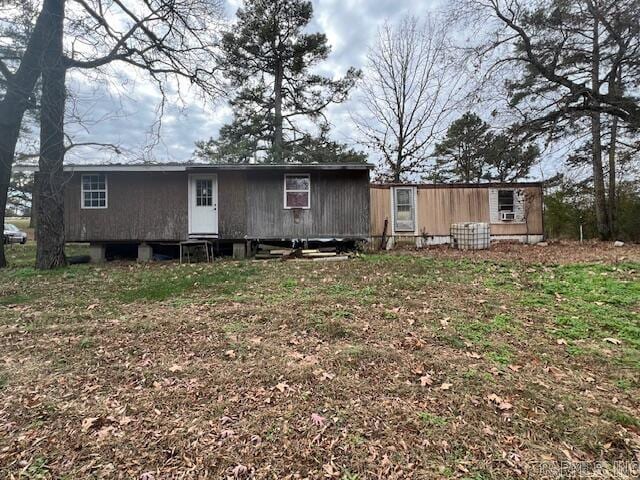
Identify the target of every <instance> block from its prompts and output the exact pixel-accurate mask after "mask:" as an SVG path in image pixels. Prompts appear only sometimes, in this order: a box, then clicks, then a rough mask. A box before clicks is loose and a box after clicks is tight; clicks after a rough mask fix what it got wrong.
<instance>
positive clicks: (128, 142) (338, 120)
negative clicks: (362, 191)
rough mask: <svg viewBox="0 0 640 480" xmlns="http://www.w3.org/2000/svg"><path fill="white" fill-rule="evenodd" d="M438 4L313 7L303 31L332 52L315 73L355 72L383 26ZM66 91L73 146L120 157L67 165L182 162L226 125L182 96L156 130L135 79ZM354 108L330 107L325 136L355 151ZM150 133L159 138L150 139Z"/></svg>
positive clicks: (218, 109) (372, 1)
mask: <svg viewBox="0 0 640 480" xmlns="http://www.w3.org/2000/svg"><path fill="white" fill-rule="evenodd" d="M241 3H242V2H241V0H226V14H227V17H228V19H233V17H234V16H235V11H236V10H237V8H238V7H239V6H240V5H241ZM437 4H438V1H437V0H422V1H416V0H314V1H313V7H314V16H313V20H312V23H311V24H310V25H309V28H308V30H309V31H319V32H323V33H325V34H326V35H327V38H328V41H329V44H330V45H331V47H332V52H331V54H330V56H329V58H328V60H327V61H326V62H324V63H323V64H322V65H320V66H319V70H320V72H321V73H323V74H325V75H328V76H335V77H338V76H341V75H343V74H344V73H345V72H346V71H347V69H348V68H349V67H351V66H353V67H356V68H362V67H363V66H364V64H365V62H366V53H367V49H368V47H369V45H370V43H371V42H372V41H373V40H374V38H375V35H376V31H377V29H378V27H379V26H380V25H381V24H382V23H383V22H384V21H385V20H389V21H391V22H393V21H394V20H396V19H398V18H400V17H401V16H403V15H405V14H407V13H412V14H415V15H419V14H420V13H421V12H424V11H427V10H429V9H433V8H435V7H436V6H437ZM69 86H70V91H71V92H73V97H74V98H73V100H72V101H71V102H70V106H69V109H70V111H72V112H73V115H71V122H70V124H69V125H68V126H67V131H68V132H69V133H70V134H71V135H72V137H73V141H74V142H86V141H91V142H94V141H95V142H101V143H110V144H117V145H118V146H120V147H121V150H122V152H123V153H122V154H120V155H114V154H113V152H112V151H110V150H105V151H96V150H95V149H93V148H77V149H74V150H72V151H71V152H70V153H69V156H68V161H69V162H73V163H80V162H84V163H95V162H98V161H105V160H107V161H113V162H123V161H136V160H152V161H158V162H163V161H187V160H189V159H190V158H191V157H192V154H193V150H194V144H195V142H196V141H198V140H203V139H208V138H210V137H214V138H215V137H216V136H217V133H218V130H219V128H220V127H221V126H222V125H224V124H225V123H227V122H229V121H230V120H231V111H230V109H229V107H228V106H227V104H226V102H225V101H224V100H221V101H218V102H217V103H215V104H211V103H209V102H205V101H204V100H203V99H201V98H199V97H198V96H196V95H195V94H194V92H189V91H187V92H185V94H184V95H183V98H184V101H183V102H179V103H172V104H169V105H165V109H164V114H163V115H162V120H161V125H160V127H159V126H158V123H157V122H158V118H159V115H158V108H159V102H160V98H161V97H160V94H159V92H158V91H157V89H156V88H155V87H154V86H153V85H151V84H149V82H148V81H147V80H146V79H145V78H142V77H140V76H139V75H138V74H137V73H136V72H135V71H128V72H127V82H126V84H124V85H121V84H119V83H118V84H116V83H115V82H113V81H111V82H110V83H108V84H107V83H104V82H103V81H100V80H99V79H98V78H92V77H85V76H80V75H79V74H77V73H76V74H73V75H72V76H71V78H70V85H69ZM352 97H353V95H352ZM355 108H357V105H356V104H355V102H354V101H347V102H346V103H343V104H340V105H334V106H331V107H330V108H329V110H328V118H329V121H330V123H331V125H332V127H333V128H332V136H333V137H334V138H335V139H336V140H339V141H342V142H345V143H349V144H351V145H352V146H354V147H357V145H356V144H355V136H354V126H353V123H352V120H351V116H350V114H349V112H350V111H353V110H354V109H355ZM76 117H77V118H76ZM158 128H159V130H158ZM155 131H159V132H160V135H159V136H156V135H153V134H152V132H155ZM157 139H159V142H158V141H157Z"/></svg>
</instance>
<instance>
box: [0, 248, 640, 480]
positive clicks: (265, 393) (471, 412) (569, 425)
mask: <svg viewBox="0 0 640 480" xmlns="http://www.w3.org/2000/svg"><path fill="white" fill-rule="evenodd" d="M29 248H30V247H29V246H27V247H26V248H24V247H23V249H22V250H19V249H18V248H17V247H16V248H14V249H12V255H13V259H14V260H15V261H17V263H18V265H19V267H16V268H13V269H9V270H7V271H4V272H2V273H0V295H1V298H0V318H1V320H0V477H3V478H4V477H8V478H34V479H35V478H73V479H75V478H87V477H89V478H94V477H95V478H138V477H140V476H142V477H143V478H147V479H150V478H156V479H160V478H162V479H166V478H214V479H218V478H226V477H229V478H249V477H252V478H270V479H287V478H290V479H293V478H338V479H343V480H354V479H359V480H362V479H369V478H380V479H394V478H398V479H399V478H469V479H476V480H478V479H489V478H512V477H518V476H521V475H530V476H531V478H542V476H541V475H540V474H539V473H538V470H537V466H536V465H537V463H539V462H554V461H568V460H571V461H585V462H593V461H596V460H606V461H608V462H615V461H632V460H634V459H635V460H636V461H638V460H640V457H639V455H640V436H639V434H640V423H639V420H638V419H639V418H640V411H639V408H640V404H639V399H640V383H639V372H640V264H638V263H633V262H631V261H621V260H620V259H619V258H618V259H617V261H616V259H612V258H610V257H609V256H608V255H601V256H599V257H597V258H593V259H591V258H590V259H589V260H590V261H593V260H600V259H601V260H603V261H601V262H599V263H586V264H568V265H560V266H559V265H555V263H557V262H556V259H550V258H547V259H546V260H543V262H544V263H538V262H539V261H540V260H539V259H537V260H534V261H533V262H525V261H523V260H522V258H520V257H521V256H523V255H524V254H523V253H522V252H520V253H518V255H513V254H509V253H505V254H504V255H503V254H501V253H500V250H495V251H493V252H489V253H485V254H484V255H483V254H467V255H464V254H459V253H455V254H452V253H450V252H445V251H440V250H437V251H435V252H433V251H427V252H422V253H420V254H418V253H405V254H389V255H367V256H363V257H361V258H357V259H354V260H352V261H349V262H339V263H316V262H243V263H238V262H231V261H223V262H216V263H215V264H212V265H196V266H189V265H183V266H180V265H176V264H173V263H169V264H155V265H136V264H133V263H114V264H109V265H106V266H102V267H93V266H78V267H71V268H68V269H65V270H61V271H57V272H53V273H46V274H41V273H38V272H35V271H34V270H32V269H31V268H30V267H27V266H24V265H26V264H27V263H28V262H30V256H31V254H32V250H29ZM31 248H32V247H31ZM522 248H526V247H522ZM530 248H531V247H530ZM540 248H542V247H540ZM548 248H551V247H548ZM553 248H558V250H557V253H558V257H559V258H563V259H564V258H566V257H567V256H569V255H571V253H570V250H571V249H570V248H569V249H566V251H564V252H561V251H560V250H559V248H560V247H553ZM529 251H535V250H529ZM548 251H549V250H547V252H548ZM628 256H629V257H631V255H628ZM556 478H557V475H556ZM620 478H622V477H620Z"/></svg>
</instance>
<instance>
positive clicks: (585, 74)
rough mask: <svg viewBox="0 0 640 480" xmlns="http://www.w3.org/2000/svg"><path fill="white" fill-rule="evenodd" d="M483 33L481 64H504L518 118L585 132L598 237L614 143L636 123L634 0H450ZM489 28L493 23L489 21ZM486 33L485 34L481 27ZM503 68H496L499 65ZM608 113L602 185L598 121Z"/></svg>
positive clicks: (534, 127)
mask: <svg viewBox="0 0 640 480" xmlns="http://www.w3.org/2000/svg"><path fill="white" fill-rule="evenodd" d="M457 5H463V8H464V9H465V10H466V11H463V12H462V14H461V15H460V16H469V17H470V18H474V19H475V20H476V24H477V25H479V28H480V29H483V30H484V32H485V35H484V42H481V43H482V44H481V46H480V48H479V51H480V53H481V57H483V59H484V60H486V59H487V58H489V57H490V56H493V58H491V61H490V63H491V66H490V68H489V70H493V71H494V72H496V71H499V70H500V67H502V66H508V67H510V68H512V71H511V72H510V73H509V74H508V75H507V76H506V79H507V85H508V88H509V101H510V105H511V106H512V107H514V108H515V109H517V110H518V111H519V112H520V113H521V114H522V125H523V127H525V128H526V129H527V130H528V131H529V132H532V133H534V134H544V135H547V136H548V138H549V139H550V140H557V139H558V138H560V137H562V136H575V135H576V134H578V133H580V132H583V133H584V132H587V131H589V132H590V135H591V143H590V150H591V152H590V153H591V163H592V178H593V195H594V198H595V212H596V217H597V223H598V231H599V234H600V237H601V238H602V239H607V238H610V236H611V233H612V232H613V231H615V205H613V204H612V202H615V170H616V161H615V153H616V150H615V145H616V138H617V137H618V136H619V134H620V132H619V130H620V129H625V130H627V131H628V132H636V133H637V131H638V130H639V129H640V102H639V101H638V97H637V95H635V94H634V93H635V92H637V88H638V86H639V85H640V81H639V80H638V79H639V78H640V76H639V73H640V4H639V3H638V2H637V1H636V0H576V1H572V2H566V1H563V0H539V1H535V2H526V1H522V0H468V1H467V2H458V4H457ZM492 27H493V28H492ZM488 32H490V33H488ZM503 72H504V70H503ZM503 78H504V77H503ZM607 119H612V124H613V126H612V138H613V140H612V142H611V148H610V149H609V161H608V164H609V165H608V168H609V192H608V194H609V195H608V197H609V198H607V189H606V185H605V180H604V165H603V159H602V155H603V153H602V152H603V147H602V124H603V121H604V120H607Z"/></svg>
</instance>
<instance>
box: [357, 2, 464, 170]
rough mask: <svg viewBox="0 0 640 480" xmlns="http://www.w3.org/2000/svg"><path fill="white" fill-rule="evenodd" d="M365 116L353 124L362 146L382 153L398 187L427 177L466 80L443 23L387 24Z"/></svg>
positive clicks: (371, 67) (373, 64)
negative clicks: (413, 176) (437, 143)
mask: <svg viewBox="0 0 640 480" xmlns="http://www.w3.org/2000/svg"><path fill="white" fill-rule="evenodd" d="M367 59H368V62H367V68H366V71H365V80H364V82H363V83H362V87H361V91H362V110H363V111H361V112H356V113H354V114H353V119H354V121H355V123H356V125H357V127H358V130H359V132H360V133H361V134H362V137H363V140H362V142H363V143H364V144H365V145H367V146H368V147H369V148H371V149H373V150H374V151H380V152H381V154H382V160H383V173H384V174H385V176H388V177H390V178H391V179H392V180H393V181H395V182H400V181H402V180H403V179H405V178H406V176H407V175H411V174H413V173H418V172H420V171H422V170H423V169H424V167H425V164H426V162H427V160H428V157H429V150H430V148H431V147H432V145H433V143H434V141H435V140H436V139H437V138H438V136H439V135H440V134H441V133H442V132H443V131H444V130H445V129H446V125H447V123H448V122H446V121H445V120H446V118H447V117H448V115H449V113H450V112H451V111H452V110H453V109H454V108H455V107H457V105H458V103H459V98H460V91H461V89H460V86H461V84H462V80H461V78H462V75H460V69H459V68H458V66H459V64H457V62H456V60H455V55H454V50H453V48H452V45H451V43H450V39H449V35H448V28H447V25H446V24H445V22H444V21H443V20H442V18H441V17H439V16H437V15H435V14H430V15H428V16H427V17H426V18H425V19H424V20H420V19H418V18H417V17H413V16H407V17H404V18H402V19H401V20H400V21H399V22H398V23H397V24H395V25H392V24H390V23H385V25H384V26H383V27H382V28H381V29H380V30H379V32H378V37H377V40H376V42H375V44H374V45H373V46H372V47H371V48H370V50H369V53H368V56H367Z"/></svg>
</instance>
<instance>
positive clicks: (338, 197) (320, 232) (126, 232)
mask: <svg viewBox="0 0 640 480" xmlns="http://www.w3.org/2000/svg"><path fill="white" fill-rule="evenodd" d="M216 173H217V176H218V229H219V234H220V238H222V239H242V238H245V237H248V238H318V237H332V238H334V237H335V238H341V237H368V236H369V173H368V171H366V170H358V171H335V172H334V171H318V172H311V209H310V210H285V209H284V205H283V195H284V172H282V171H280V172H273V171H271V172H269V171H260V172H255V171H253V172H252V171H246V172H245V171H218V172H216ZM105 175H106V178H107V190H108V194H107V195H108V208H106V209H82V208H80V178H81V174H80V173H74V174H71V175H70V177H69V182H68V184H67V188H66V189H65V224H66V238H67V241H71V242H80V241H89V242H91V241H94V242H109V241H123V242H124V241H176V240H183V239H186V238H187V228H188V208H187V203H188V198H187V196H188V185H187V181H188V173H187V172H106V173H105Z"/></svg>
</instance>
